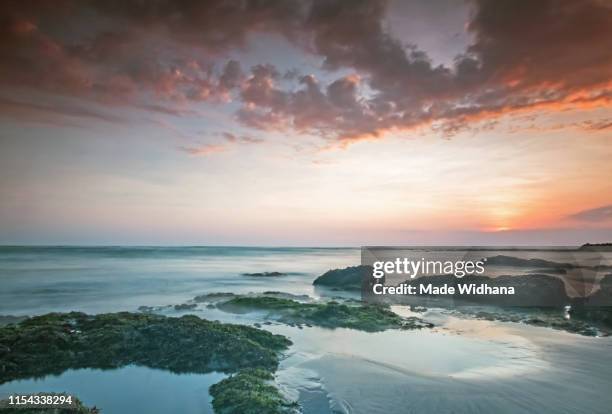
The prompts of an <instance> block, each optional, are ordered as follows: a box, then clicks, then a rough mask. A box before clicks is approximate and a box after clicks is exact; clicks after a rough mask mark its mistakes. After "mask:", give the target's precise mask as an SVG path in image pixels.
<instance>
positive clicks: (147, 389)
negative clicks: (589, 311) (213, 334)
mask: <svg viewBox="0 0 612 414" xmlns="http://www.w3.org/2000/svg"><path fill="white" fill-rule="evenodd" d="M419 254H420V255H422V256H424V257H427V258H436V257H438V256H439V255H440V254H441V253H440V251H438V250H433V251H432V250H423V251H419ZM497 254H505V255H512V256H516V257H523V258H533V257H535V258H542V259H547V260H551V261H557V262H565V261H567V260H564V259H566V258H567V253H566V252H559V251H513V252H512V253H510V252H508V251H490V252H487V253H486V256H492V255H497ZM359 262H360V251H359V249H318V248H240V247H188V248H181V247H176V248H121V247H104V248H6V247H0V287H1V289H0V315H34V314H42V313H46V312H49V311H69V310H79V311H85V312H90V313H96V312H109V311H119V310H136V309H137V308H138V307H139V306H142V305H147V306H162V305H174V304H178V303H183V302H186V301H188V300H190V299H192V298H193V297H194V296H196V295H199V294H203V293H211V292H228V291H231V292H235V293H247V292H263V291H270V290H274V291H282V292H287V293H292V294H307V295H310V296H313V297H317V296H318V295H321V294H326V293H325V292H321V291H315V290H314V289H313V287H312V281H313V280H314V278H315V277H317V276H319V275H320V274H322V273H324V272H325V271H327V270H329V269H332V268H342V267H346V266H352V265H357V264H359ZM530 270H531V269H526V268H498V269H495V271H496V272H498V273H500V274H520V273H525V272H528V271H530ZM266 271H278V272H286V273H289V275H288V276H283V277H278V278H255V277H246V276H243V275H242V273H253V272H266ZM327 294H331V295H337V294H338V292H327ZM395 310H396V311H397V312H398V313H400V314H404V313H406V312H409V310H407V309H406V308H402V307H398V308H397V309H395ZM160 312H162V313H165V314H168V315H180V314H181V312H178V311H175V310H174V309H172V308H164V309H163V310H161V311H160ZM189 313H195V314H197V315H199V316H201V317H204V318H208V319H217V320H221V321H224V322H234V323H242V324H247V325H252V324H255V323H261V322H263V321H264V320H265V316H264V315H262V314H260V313H251V314H241V315H234V314H229V313H225V312H222V311H220V310H218V309H208V308H206V307H205V306H199V307H198V308H197V309H195V310H192V311H189ZM424 318H425V319H427V320H429V321H431V322H433V323H435V324H436V328H435V329H433V330H425V331H397V330H392V331H385V332H380V333H365V332H359V331H354V330H349V329H336V330H329V329H322V328H316V327H312V328H304V329H298V328H297V327H290V326H286V325H281V324H272V325H263V327H264V329H268V330H270V331H272V332H274V333H279V334H283V335H286V336H287V337H289V338H290V339H291V340H292V341H293V343H294V345H293V346H292V347H291V348H290V350H289V351H288V352H287V355H286V358H285V359H284V360H283V361H282V363H281V366H280V368H279V370H278V372H277V380H276V381H277V385H278V386H279V387H280V388H281V390H283V391H284V392H285V393H286V394H287V395H288V396H289V397H291V398H293V399H298V400H299V401H300V403H301V404H302V407H303V408H304V412H305V413H306V414H327V413H331V412H332V411H333V410H335V411H337V412H343V413H368V414H369V413H377V412H402V413H412V412H414V413H429V412H457V413H461V412H465V413H478V412H482V413H489V412H491V411H494V412H499V413H512V414H515V413H542V412H555V413H568V414H570V413H572V414H573V413H602V414H603V413H607V412H609V407H610V406H612V396H611V395H610V393H609V392H608V388H609V385H610V384H611V383H612V366H610V364H608V363H607V361H608V360H609V355H610V354H611V353H612V340H611V339H610V338H586V337H580V336H577V335H571V334H567V333H564V332H559V331H553V330H550V329H545V328H535V327H531V326H525V325H519V324H509V323H497V322H489V321H475V320H463V319H456V318H455V317H453V316H452V315H450V314H448V313H445V312H444V311H441V310H436V309H431V310H430V311H428V312H427V313H426V314H425V315H424ZM222 377H223V375H222V374H216V373H212V374H207V375H177V374H172V373H169V372H165V371H160V370H152V369H148V368H144V367H134V366H128V367H124V368H121V369H116V370H110V371H100V370H70V371H66V372H65V373H63V374H62V375H59V376H51V377H46V378H43V379H39V380H24V381H14V382H11V383H7V384H3V385H1V386H0V396H2V395H3V394H7V393H11V392H31V391H56V392H62V391H67V392H70V393H73V394H75V395H77V396H78V397H79V398H81V399H82V400H83V401H84V402H85V403H86V404H88V405H97V406H98V407H100V408H102V409H103V412H104V413H111V414H113V413H122V412H131V413H135V414H138V413H143V414H144V413H147V414H149V413H152V414H155V413H162V412H181V413H185V414H197V413H206V412H210V397H209V395H208V392H207V390H208V387H209V386H210V385H211V384H213V383H215V382H218V381H219V380H220V379H221V378H222ZM126 407H127V408H126Z"/></svg>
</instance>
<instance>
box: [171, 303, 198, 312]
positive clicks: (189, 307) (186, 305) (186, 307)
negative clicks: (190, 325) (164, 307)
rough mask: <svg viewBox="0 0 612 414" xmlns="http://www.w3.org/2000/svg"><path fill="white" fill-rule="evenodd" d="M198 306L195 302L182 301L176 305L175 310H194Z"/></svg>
mask: <svg viewBox="0 0 612 414" xmlns="http://www.w3.org/2000/svg"><path fill="white" fill-rule="evenodd" d="M197 307H198V305H197V304H195V303H181V304H180V305H174V310H177V311H185V310H193V309H195V308H197Z"/></svg>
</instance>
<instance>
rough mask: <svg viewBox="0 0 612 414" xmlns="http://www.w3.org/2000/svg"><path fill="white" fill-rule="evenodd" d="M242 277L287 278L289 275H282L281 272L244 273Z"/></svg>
mask: <svg viewBox="0 0 612 414" xmlns="http://www.w3.org/2000/svg"><path fill="white" fill-rule="evenodd" d="M242 276H249V277H279V276H287V273H281V272H259V273H243V274H242Z"/></svg>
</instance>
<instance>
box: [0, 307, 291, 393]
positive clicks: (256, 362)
mask: <svg viewBox="0 0 612 414" xmlns="http://www.w3.org/2000/svg"><path fill="white" fill-rule="evenodd" d="M67 323H69V324H71V326H74V327H75V329H76V330H78V331H80V334H78V335H71V334H69V333H67V332H65V329H64V325H65V324H67ZM290 344H291V341H289V340H288V339H287V338H285V337H283V336H281V335H273V334H271V333H269V332H267V331H263V330H260V329H255V328H252V327H249V326H241V325H231V324H223V323H219V322H211V321H208V320H205V319H200V318H198V317H197V316H194V315H185V316H183V317H180V318H171V317H166V316H162V315H155V314H144V313H128V312H120V313H111V314H99V315H95V316H93V315H87V314H84V313H80V312H71V313H50V314H47V315H43V316H37V317H33V318H30V319H27V320H25V321H23V322H21V323H19V324H18V325H8V326H5V327H2V328H0V346H2V347H9V348H10V352H8V353H6V354H3V355H0V367H1V366H4V367H5V369H4V370H0V384H1V383H4V382H7V381H12V380H15V379H21V378H30V377H42V376H45V375H49V374H61V373H62V372H64V371H65V370H68V369H79V368H101V369H109V368H119V367H122V366H125V365H129V364H138V365H142V366H146V367H149V368H157V369H166V370H170V371H173V372H177V373H183V372H184V373H207V372H212V371H221V372H236V371H238V370H240V369H242V368H250V367H253V368H263V369H267V370H275V369H276V367H277V365H278V362H279V355H278V353H279V352H280V351H283V350H285V349H286V348H287V347H288V346H289V345H290Z"/></svg>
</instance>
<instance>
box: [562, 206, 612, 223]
mask: <svg viewBox="0 0 612 414" xmlns="http://www.w3.org/2000/svg"><path fill="white" fill-rule="evenodd" d="M568 218H569V219H571V220H578V221H587V222H593V223H601V222H607V221H612V205H609V206H603V207H599V208H593V209H590V210H584V211H580V212H578V213H576V214H572V215H571V216H569V217H568Z"/></svg>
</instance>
